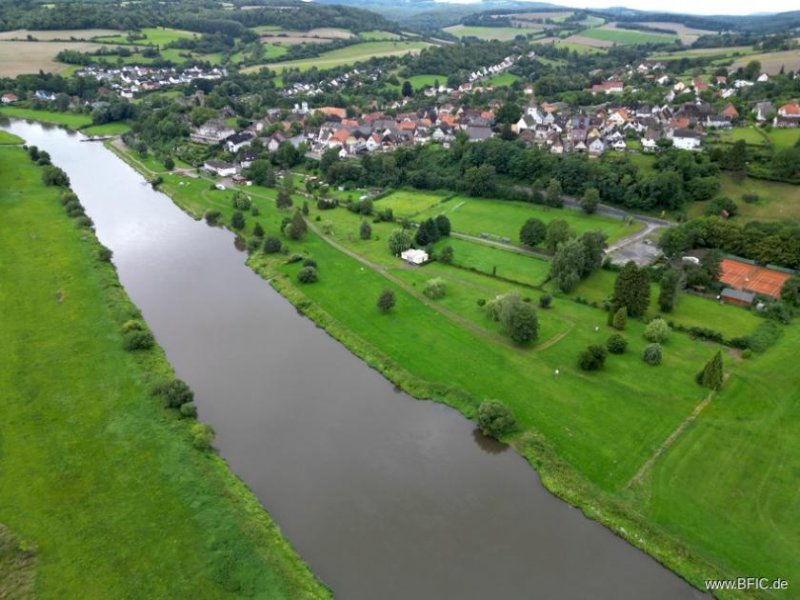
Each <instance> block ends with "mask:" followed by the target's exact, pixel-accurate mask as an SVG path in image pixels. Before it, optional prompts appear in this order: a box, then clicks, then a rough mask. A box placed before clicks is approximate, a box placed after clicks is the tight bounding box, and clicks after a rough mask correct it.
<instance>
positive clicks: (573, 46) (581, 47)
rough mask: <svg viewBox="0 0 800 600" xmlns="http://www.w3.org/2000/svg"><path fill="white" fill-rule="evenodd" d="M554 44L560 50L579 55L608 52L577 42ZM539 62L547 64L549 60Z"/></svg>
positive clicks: (557, 42)
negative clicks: (563, 49) (564, 49)
mask: <svg viewBox="0 0 800 600" xmlns="http://www.w3.org/2000/svg"><path fill="white" fill-rule="evenodd" d="M548 43H549V42H548ZM554 43H555V45H556V47H558V48H566V49H567V50H570V51H573V52H577V53H578V54H599V53H601V52H607V50H606V49H605V48H594V47H592V46H587V45H585V44H578V43H576V42H569V41H567V40H557V41H555V42H554ZM537 60H538V61H540V62H545V61H546V60H547V59H542V58H537ZM551 62H553V61H551Z"/></svg>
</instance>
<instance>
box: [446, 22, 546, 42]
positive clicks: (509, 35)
mask: <svg viewBox="0 0 800 600" xmlns="http://www.w3.org/2000/svg"><path fill="white" fill-rule="evenodd" d="M539 30H540V28H535V27H480V26H469V25H453V26H452V27H445V29H444V31H446V32H448V33H451V34H453V35H454V36H456V37H459V38H464V37H476V38H478V39H481V40H499V41H501V42H503V41H508V40H513V39H514V38H515V37H517V36H518V35H527V34H529V33H536V32H537V31H539Z"/></svg>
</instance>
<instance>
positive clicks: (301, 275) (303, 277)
mask: <svg viewBox="0 0 800 600" xmlns="http://www.w3.org/2000/svg"><path fill="white" fill-rule="evenodd" d="M316 280H317V270H316V269H315V268H314V267H303V268H302V269H300V270H299V271H298V272H297V281H299V282H300V283H314V282H315V281H316Z"/></svg>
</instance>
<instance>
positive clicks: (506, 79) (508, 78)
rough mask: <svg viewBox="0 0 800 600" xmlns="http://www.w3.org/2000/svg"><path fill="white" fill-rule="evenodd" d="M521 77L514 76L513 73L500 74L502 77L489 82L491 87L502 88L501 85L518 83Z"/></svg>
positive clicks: (493, 78) (499, 76) (498, 76)
mask: <svg viewBox="0 0 800 600" xmlns="http://www.w3.org/2000/svg"><path fill="white" fill-rule="evenodd" d="M518 79H519V77H518V76H517V75H514V74H513V73H500V75H495V76H494V77H492V78H491V79H490V80H489V85H494V86H498V87H499V86H501V85H511V84H512V83H514V82H515V81H517V80H518Z"/></svg>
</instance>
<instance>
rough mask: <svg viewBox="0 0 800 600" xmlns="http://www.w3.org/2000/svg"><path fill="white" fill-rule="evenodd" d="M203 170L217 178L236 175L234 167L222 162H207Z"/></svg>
mask: <svg viewBox="0 0 800 600" xmlns="http://www.w3.org/2000/svg"><path fill="white" fill-rule="evenodd" d="M203 168H204V169H205V170H206V171H208V172H209V173H213V174H214V175H217V176H219V177H231V176H233V175H236V165H232V164H231V163H228V162H225V161H224V160H207V161H206V162H205V163H204V164H203Z"/></svg>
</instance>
